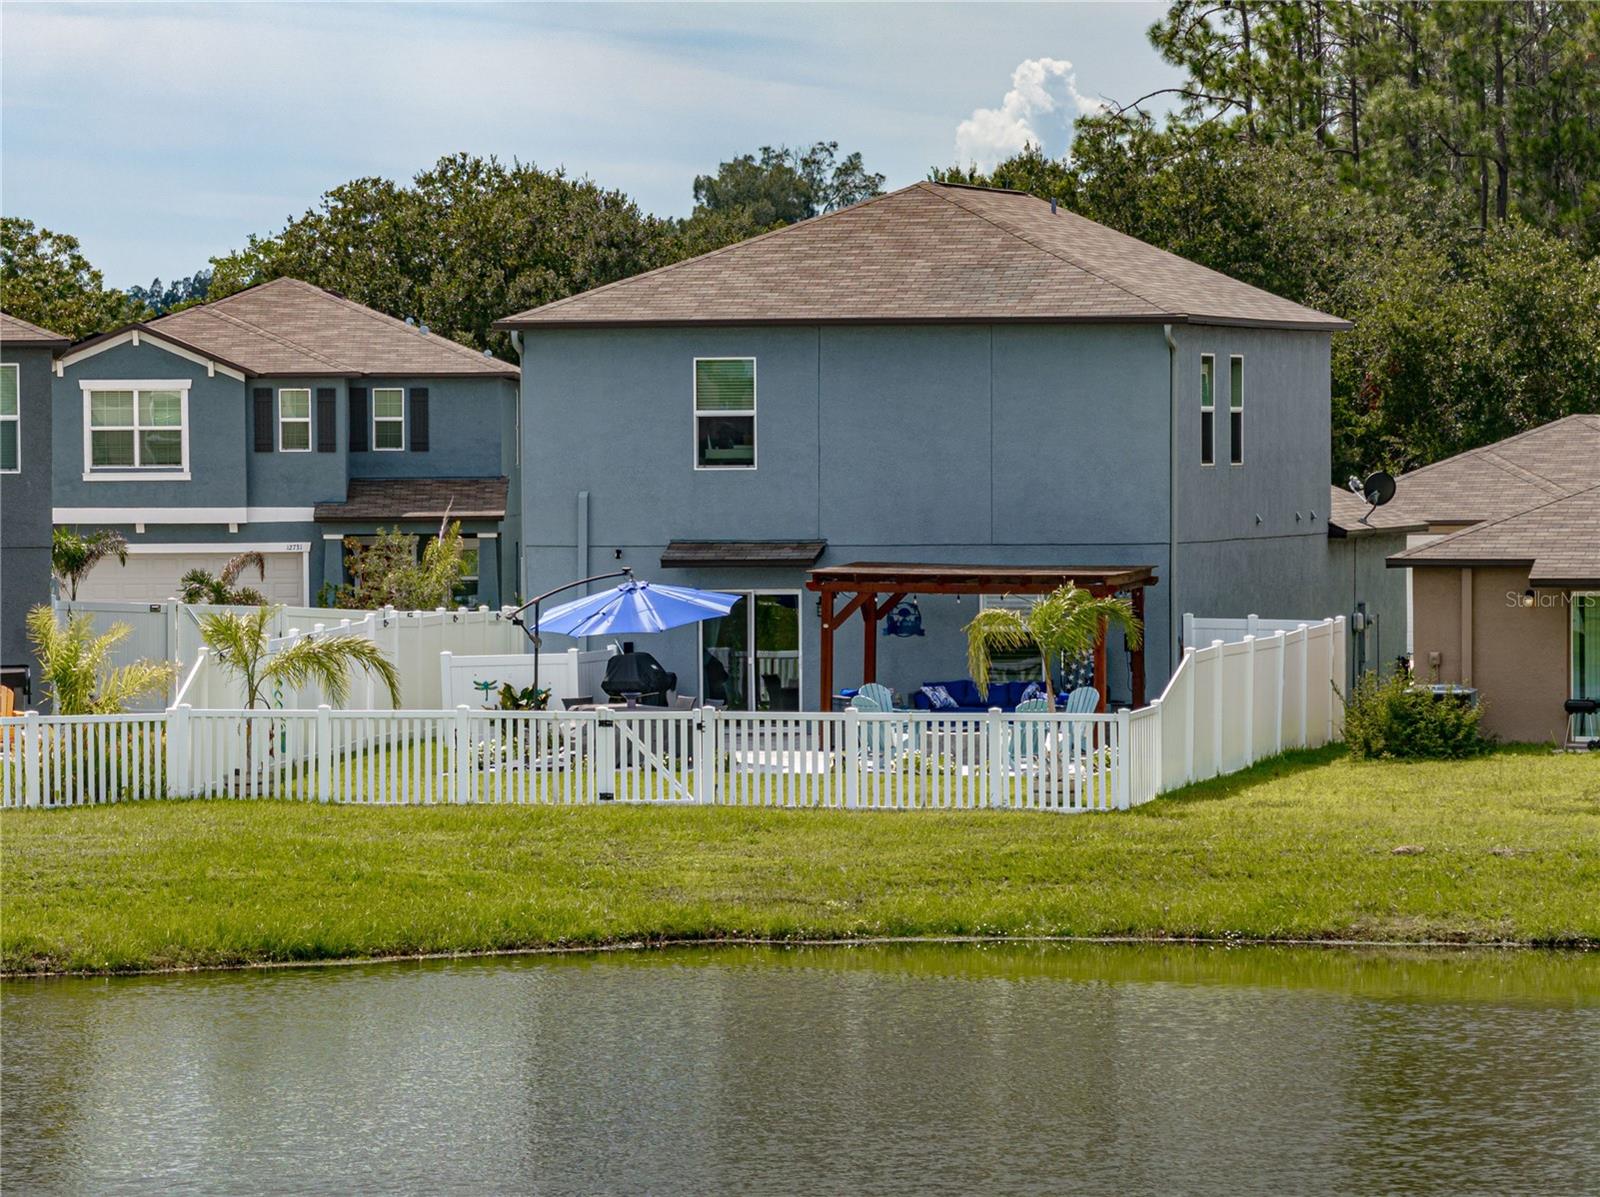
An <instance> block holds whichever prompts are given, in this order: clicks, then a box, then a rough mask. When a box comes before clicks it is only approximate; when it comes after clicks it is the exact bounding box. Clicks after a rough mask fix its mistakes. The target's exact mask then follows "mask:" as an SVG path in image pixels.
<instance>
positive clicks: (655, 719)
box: [0, 706, 1133, 811]
mask: <svg viewBox="0 0 1600 1197" xmlns="http://www.w3.org/2000/svg"><path fill="white" fill-rule="evenodd" d="M1132 718H1133V717H1132V714H1131V713H1130V712H1127V711H1122V712H1118V713H1116V714H1107V715H1064V714H1058V715H1052V714H1042V713H1041V714H1024V715H1014V714H1002V713H1000V712H998V711H995V712H989V713H985V714H972V715H937V714H930V713H927V712H900V713H892V714H891V713H884V714H877V713H874V714H866V713H861V712H856V711H853V710H852V711H845V712H840V713H826V714H814V713H803V712H781V713H780V712H742V711H738V712H730V711H722V710H716V709H713V708H703V709H699V710H693V711H668V710H650V709H641V710H632V711H606V710H602V711H551V712H546V711H510V712H502V711H484V710H474V709H472V708H469V707H465V706H462V707H458V708H456V709H455V710H453V711H442V710H441V711H334V710H331V709H330V708H328V707H326V706H323V707H319V708H318V709H317V710H315V711H294V710H281V711H277V710H275V711H261V710H255V711H243V710H234V711H218V710H197V709H194V708H191V707H188V706H179V707H176V708H173V709H172V710H170V711H168V712H166V714H165V715H157V716H112V717H101V718H95V717H91V718H87V719H85V718H51V717H44V718H41V717H39V716H34V715H28V716H24V717H22V718H20V719H11V720H6V721H4V722H5V724H6V726H5V727H4V728H3V729H0V735H7V734H10V735H11V736H12V737H13V741H12V742H13V744H14V745H15V749H14V751H12V752H10V753H8V754H7V755H6V757H5V758H4V759H3V761H0V805H3V806H8V807H9V806H75V805H82V804H85V803H102V802H115V801H121V800H124V799H132V798H153V797H163V796H165V797H173V798H187V797H203V798H281V799H293V800H300V801H316V802H348V803H362V804H379V805H431V804H434V803H464V802H465V803H476V802H492V803H543V804H550V803H555V804H570V803H588V802H599V801H605V800H615V801H619V802H653V803H666V804H691V805H704V804H720V805H734V806H785V807H837V808H841V809H883V810H906V809H919V808H927V809H944V810H960V809H973V808H980V807H1003V808H1022V809H1032V810H1049V811H1083V810H1112V809H1117V808H1124V807H1127V806H1129V805H1130V804H1131V797H1130V794H1129V791H1128V788H1127V780H1128V777H1129V770H1128V769H1127V768H1126V767H1125V766H1124V750H1125V745H1126V744H1127V743H1128V737H1129V730H1128V729H1129V727H1130V725H1131V722H1132ZM708 763H709V765H710V767H707V765H708Z"/></svg>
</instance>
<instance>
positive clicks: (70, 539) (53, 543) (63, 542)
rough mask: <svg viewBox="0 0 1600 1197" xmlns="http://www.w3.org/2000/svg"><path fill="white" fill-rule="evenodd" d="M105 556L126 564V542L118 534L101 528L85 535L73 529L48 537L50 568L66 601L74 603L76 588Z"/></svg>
mask: <svg viewBox="0 0 1600 1197" xmlns="http://www.w3.org/2000/svg"><path fill="white" fill-rule="evenodd" d="M107 557H115V558H116V559H117V561H118V563H119V564H121V565H126V564H128V540H127V538H126V537H125V536H123V535H122V533H121V532H114V531H112V530H111V529H110V528H102V529H101V530H100V531H98V532H91V533H90V534H89V535H87V536H85V535H84V534H83V533H81V532H79V531H78V530H77V529H76V528H57V529H56V530H55V532H54V533H53V534H52V535H51V538H50V567H51V568H52V569H53V570H54V571H55V575H56V577H57V578H59V579H60V580H61V583H62V585H64V586H65V587H66V588H67V598H68V599H69V600H71V601H74V602H75V601H76V600H77V598H78V585H79V583H81V582H82V581H83V580H84V578H86V577H88V576H89V571H90V570H92V569H93V568H94V567H95V566H97V565H99V564H100V562H102V561H104V560H105V559H106V558H107Z"/></svg>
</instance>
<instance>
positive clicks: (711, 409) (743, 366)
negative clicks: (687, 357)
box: [694, 357, 756, 470]
mask: <svg viewBox="0 0 1600 1197" xmlns="http://www.w3.org/2000/svg"><path fill="white" fill-rule="evenodd" d="M694 445H695V458H694V464H695V468H696V469H698V470H753V469H755V467H756V359H755V358H753V357H731V358H704V357H702V358H696V359H695V363H694Z"/></svg>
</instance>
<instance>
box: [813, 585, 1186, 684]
mask: <svg viewBox="0 0 1600 1197" xmlns="http://www.w3.org/2000/svg"><path fill="white" fill-rule="evenodd" d="M1068 582H1071V583H1072V584H1073V585H1075V586H1078V587H1080V588H1081V589H1083V590H1087V591H1089V593H1091V594H1093V595H1095V596H1096V597H1098V598H1105V597H1108V596H1110V595H1113V594H1116V593H1118V592H1119V591H1127V592H1128V594H1129V597H1130V599H1131V601H1132V603H1133V613H1134V615H1136V616H1137V617H1138V618H1139V620H1140V621H1141V622H1143V620H1144V591H1145V587H1147V586H1153V585H1155V582H1156V571H1155V567H1154V566H1150V565H1112V566H1106V565H922V564H908V563H906V562H899V561H857V562H854V563H853V564H850V565H829V566H824V567H822V568H820V569H814V570H812V571H811V576H810V578H809V580H807V582H806V589H807V590H815V591H817V592H818V599H819V601H820V602H821V604H822V668H821V670H820V671H819V672H820V674H821V677H820V679H819V681H820V689H821V701H820V703H819V705H818V709H819V710H824V711H825V710H827V709H828V708H829V707H830V706H831V705H832V701H833V633H834V632H835V631H836V630H837V629H839V628H840V627H843V626H844V622H845V620H847V619H849V618H850V617H851V616H853V615H855V614H856V613H857V612H860V614H861V618H862V620H863V621H864V622H865V624H866V626H865V628H864V629H863V632H862V641H861V680H862V682H863V683H865V682H875V681H877V680H878V635H877V632H878V621H879V620H881V619H882V618H883V617H884V616H885V615H887V614H888V613H889V612H890V611H892V610H894V607H895V605H896V604H897V603H899V602H901V601H902V600H903V599H905V598H907V597H908V596H910V595H914V594H1049V593H1050V592H1051V591H1053V590H1057V589H1059V588H1060V587H1062V586H1065V585H1066V584H1067V583H1068ZM880 595H887V596H888V597H887V598H884V599H883V600H882V601H881V602H880V601H879V596H880ZM843 596H849V597H848V598H847V599H846V601H845V604H844V606H842V607H839V608H837V609H835V606H834V604H835V602H836V601H837V600H838V599H839V598H841V597H843ZM1131 655H1132V661H1131V666H1132V671H1133V705H1134V706H1135V707H1142V706H1143V705H1144V699H1145V692H1144V649H1143V648H1142V647H1141V648H1136V649H1134V650H1133V652H1132V654H1131ZM1094 686H1095V689H1096V690H1098V691H1099V692H1100V709H1101V710H1102V711H1103V710H1105V703H1106V698H1105V695H1106V638H1105V628H1104V626H1103V625H1102V627H1101V630H1100V639H1099V640H1098V641H1097V642H1096V644H1095V648H1094Z"/></svg>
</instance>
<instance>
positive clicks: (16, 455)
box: [0, 362, 22, 474]
mask: <svg viewBox="0 0 1600 1197" xmlns="http://www.w3.org/2000/svg"><path fill="white" fill-rule="evenodd" d="M21 472H22V400H21V397H20V395H19V393H18V385H17V366H16V364H15V363H12V362H8V363H6V364H5V365H3V366H0V474H20V473H21Z"/></svg>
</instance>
